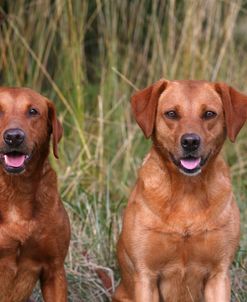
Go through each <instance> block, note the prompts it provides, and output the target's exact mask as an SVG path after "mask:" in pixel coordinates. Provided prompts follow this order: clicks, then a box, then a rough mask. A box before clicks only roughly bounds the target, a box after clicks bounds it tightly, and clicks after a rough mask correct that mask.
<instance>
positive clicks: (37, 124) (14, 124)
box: [0, 87, 63, 174]
mask: <svg viewBox="0 0 247 302" xmlns="http://www.w3.org/2000/svg"><path fill="white" fill-rule="evenodd" d="M62 132H63V131H62V126H61V124H60V122H59V121H58V119H57V117H56V110H55V107H54V105H53V103H52V102H50V101H49V100H48V99H46V98H45V97H43V96H41V95H40V94H38V93H36V92H34V91H33V90H31V89H28V88H5V87H3V88H0V163H1V166H2V168H3V169H4V170H5V171H6V172H7V173H14V174H18V173H21V172H24V171H25V170H26V168H27V167H28V166H30V165H31V163H34V162H35V161H36V162H37V161H39V160H41V159H42V157H46V156H47V153H48V147H49V140H50V135H51V134H52V136H53V139H52V141H53V153H54V156H55V157H56V158H58V150H57V144H58V142H59V140H60V139H61V136H62Z"/></svg>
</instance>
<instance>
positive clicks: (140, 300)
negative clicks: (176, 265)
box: [134, 274, 159, 302]
mask: <svg viewBox="0 0 247 302" xmlns="http://www.w3.org/2000/svg"><path fill="white" fill-rule="evenodd" d="M134 302H159V292H158V286H157V280H156V278H152V277H150V276H149V275H146V274H143V275H141V276H140V275H139V276H138V277H137V278H135V300H134Z"/></svg>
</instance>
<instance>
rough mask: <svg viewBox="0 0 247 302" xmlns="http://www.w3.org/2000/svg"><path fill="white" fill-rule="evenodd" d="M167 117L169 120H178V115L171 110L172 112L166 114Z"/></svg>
mask: <svg viewBox="0 0 247 302" xmlns="http://www.w3.org/2000/svg"><path fill="white" fill-rule="evenodd" d="M165 116H166V117H167V118H169V119H172V120H175V119H177V118H178V114H177V112H176V111H174V110H170V111H167V112H165Z"/></svg>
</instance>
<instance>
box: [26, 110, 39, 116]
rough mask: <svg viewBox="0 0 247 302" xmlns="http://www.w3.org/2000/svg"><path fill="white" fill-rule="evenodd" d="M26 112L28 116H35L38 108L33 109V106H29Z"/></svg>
mask: <svg viewBox="0 0 247 302" xmlns="http://www.w3.org/2000/svg"><path fill="white" fill-rule="evenodd" d="M28 114H29V115H30V116H35V115H38V114H39V112H38V110H37V109H35V108H30V109H29V110H28Z"/></svg>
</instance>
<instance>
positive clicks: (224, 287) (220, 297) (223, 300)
mask: <svg viewBox="0 0 247 302" xmlns="http://www.w3.org/2000/svg"><path fill="white" fill-rule="evenodd" d="M230 298H231V290H230V277H229V273H228V272H220V273H217V274H215V275H214V276H213V277H210V278H209V279H208V281H207V283H206V287H205V301H206V302H218V301H220V302H230Z"/></svg>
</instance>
